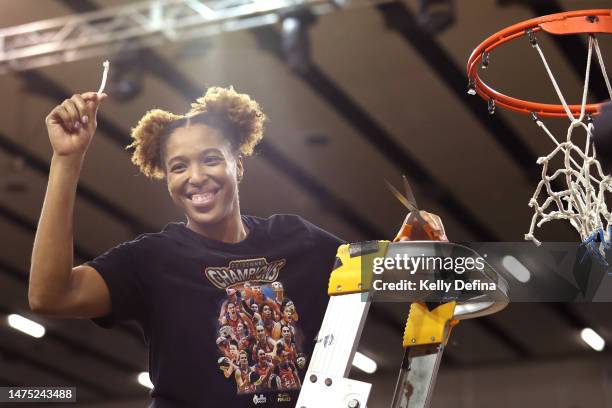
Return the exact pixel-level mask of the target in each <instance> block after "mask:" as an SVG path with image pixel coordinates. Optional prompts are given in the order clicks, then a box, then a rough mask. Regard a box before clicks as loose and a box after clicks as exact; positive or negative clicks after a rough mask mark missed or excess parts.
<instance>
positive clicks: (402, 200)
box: [385, 179, 419, 213]
mask: <svg viewBox="0 0 612 408" xmlns="http://www.w3.org/2000/svg"><path fill="white" fill-rule="evenodd" d="M385 183H387V187H389V190H391V192H392V193H393V195H394V196H395V198H397V199H398V200H399V202H400V203H402V204H403V205H404V207H406V208H407V209H409V210H410V211H416V212H417V213H418V212H419V209H418V208H417V207H416V206H415V205H414V204H412V203H411V202H410V201H408V199H407V198H406V197H404V195H403V194H402V193H400V192H399V191H398V190H397V189H396V188H395V186H394V185H393V184H391V183H389V181H387V180H386V179H385Z"/></svg>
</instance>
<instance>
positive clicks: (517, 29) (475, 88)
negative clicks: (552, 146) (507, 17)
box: [467, 9, 612, 117]
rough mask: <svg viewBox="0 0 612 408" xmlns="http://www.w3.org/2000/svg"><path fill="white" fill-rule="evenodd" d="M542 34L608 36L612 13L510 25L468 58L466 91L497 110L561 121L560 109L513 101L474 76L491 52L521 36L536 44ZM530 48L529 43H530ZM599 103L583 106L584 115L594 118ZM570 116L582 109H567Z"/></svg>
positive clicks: (550, 17)
mask: <svg viewBox="0 0 612 408" xmlns="http://www.w3.org/2000/svg"><path fill="white" fill-rule="evenodd" d="M539 31H544V32H547V33H549V34H552V35H568V34H590V35H595V34H598V33H607V34H612V10H611V9H597V10H579V11H567V12H563V13H556V14H550V15H547V16H542V17H538V18H533V19H530V20H526V21H523V22H521V23H518V24H514V25H512V26H510V27H508V28H505V29H503V30H500V31H498V32H497V33H495V34H493V35H492V36H490V37H489V38H487V39H486V40H484V41H483V42H482V43H481V44H480V45H479V46H478V47H477V48H476V49H475V50H474V51H473V52H472V54H471V55H470V58H469V60H468V63H467V75H468V78H469V85H468V86H469V90H468V92H469V93H471V94H474V93H477V94H478V95H480V96H481V97H482V98H483V99H485V100H486V101H489V105H490V106H491V105H492V104H494V106H500V107H502V108H505V109H509V110H512V111H515V112H520V113H526V114H532V113H534V114H537V115H539V116H549V117H561V116H566V112H565V110H564V108H563V105H555V104H545V103H538V102H532V101H526V100H523V99H517V98H513V97H510V96H507V95H504V94H502V93H500V92H497V91H496V90H494V89H493V88H491V87H490V86H488V85H487V84H485V83H484V82H483V81H482V79H480V77H479V76H478V67H479V66H484V67H486V65H488V60H489V53H490V52H491V50H493V49H494V48H496V47H498V46H500V45H502V44H504V43H506V42H508V41H512V40H514V39H516V38H518V37H521V36H524V35H525V36H528V38H529V40H530V41H536V40H535V36H534V34H535V33H537V32H539ZM532 44H533V42H532ZM600 106H601V103H593V104H587V105H585V112H586V113H588V114H590V115H596V114H597V113H598V112H599V108H600ZM568 107H569V109H570V110H571V112H572V114H574V115H579V114H580V112H581V108H582V105H568Z"/></svg>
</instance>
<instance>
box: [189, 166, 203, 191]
mask: <svg viewBox="0 0 612 408" xmlns="http://www.w3.org/2000/svg"><path fill="white" fill-rule="evenodd" d="M207 179H208V174H207V173H206V168H205V166H199V165H197V164H196V165H193V166H190V167H189V179H188V182H189V184H191V185H194V186H200V185H202V184H203V183H204V182H205V181H206V180H207Z"/></svg>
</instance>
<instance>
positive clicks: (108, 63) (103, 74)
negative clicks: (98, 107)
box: [98, 60, 110, 95]
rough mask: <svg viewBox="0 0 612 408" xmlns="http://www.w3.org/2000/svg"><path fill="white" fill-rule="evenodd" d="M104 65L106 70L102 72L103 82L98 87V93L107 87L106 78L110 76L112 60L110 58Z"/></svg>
mask: <svg viewBox="0 0 612 408" xmlns="http://www.w3.org/2000/svg"><path fill="white" fill-rule="evenodd" d="M102 66H103V67H104V72H102V82H101V83H100V88H98V95H100V94H101V93H102V92H104V88H105V87H106V78H108V69H109V68H110V62H108V60H106V61H104V62H103V63H102Z"/></svg>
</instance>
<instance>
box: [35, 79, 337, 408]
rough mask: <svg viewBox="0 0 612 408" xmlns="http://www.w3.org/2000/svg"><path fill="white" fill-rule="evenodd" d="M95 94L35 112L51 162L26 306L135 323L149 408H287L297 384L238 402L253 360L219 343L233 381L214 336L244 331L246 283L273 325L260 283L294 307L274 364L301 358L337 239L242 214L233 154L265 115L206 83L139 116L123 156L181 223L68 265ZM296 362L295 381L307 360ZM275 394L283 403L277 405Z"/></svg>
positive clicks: (317, 318)
mask: <svg viewBox="0 0 612 408" xmlns="http://www.w3.org/2000/svg"><path fill="white" fill-rule="evenodd" d="M105 98H106V95H105V94H102V95H97V94H95V93H85V94H82V95H74V96H73V97H72V98H70V99H68V100H66V101H64V102H63V103H62V104H60V105H58V106H57V107H55V108H54V109H53V110H52V111H51V113H50V114H49V115H48V116H47V118H46V123H47V129H48V132H49V138H50V141H51V145H52V147H53V158H52V160H51V168H50V172H49V183H48V188H47V193H46V197H45V202H44V205H43V209H42V214H41V218H40V222H39V227H38V230H37V234H36V238H35V241H34V249H33V255H32V265H31V275H30V287H29V299H30V305H31V307H32V309H33V310H34V311H35V312H39V313H43V314H48V315H55V316H62V317H80V318H95V321H96V323H98V324H100V325H102V326H104V327H110V326H112V325H113V324H114V323H115V322H117V321H121V320H136V321H137V322H138V323H139V324H140V325H141V326H142V328H143V330H144V333H145V336H146V339H147V343H148V346H149V351H150V373H151V380H152V382H153V384H154V385H155V388H154V389H153V391H152V392H151V396H152V398H153V406H155V407H176V406H194V407H220V406H223V407H226V408H229V407H246V406H251V405H252V404H253V403H254V401H256V402H257V404H258V405H260V406H277V405H278V406H293V405H294V404H295V401H296V399H297V390H295V388H296V387H293V386H292V387H287V386H284V385H283V386H281V387H279V386H278V382H275V381H268V382H264V383H262V384H258V386H257V393H258V394H259V395H258V396H257V398H254V396H253V395H252V394H251V395H249V392H253V391H254V390H255V387H250V386H248V387H247V386H245V384H246V381H247V379H248V378H247V373H250V372H251V371H252V370H251V368H248V367H247V366H249V367H251V366H254V365H255V364H256V363H257V362H256V361H249V355H251V354H252V350H251V349H252V345H250V343H249V342H238V343H236V342H231V341H230V343H231V344H230V346H228V347H229V348H231V347H232V345H233V347H234V348H237V349H236V350H234V351H233V354H236V355H238V356H240V373H241V375H238V374H236V375H234V376H231V375H227V373H225V372H220V370H219V368H220V366H221V365H223V368H224V369H225V368H226V366H229V365H228V364H226V363H225V362H226V360H227V359H228V357H227V350H225V349H226V348H228V347H225V346H223V345H224V343H225V340H231V339H233V338H238V337H239V336H240V333H238V325H237V324H234V323H236V322H238V320H240V323H243V326H244V324H247V325H248V330H249V333H251V334H253V333H255V330H254V328H253V323H252V322H251V321H250V320H251V319H250V317H249V315H251V314H252V313H250V312H251V310H252V309H251V308H250V305H249V304H248V303H247V299H244V298H243V295H242V294H243V293H244V294H245V295H244V296H247V294H248V293H250V288H256V292H257V293H255V294H254V295H253V298H254V299H256V300H255V301H254V303H256V304H258V306H259V308H263V316H262V319H263V320H264V322H265V321H266V319H268V320H273V321H270V322H268V323H269V324H276V323H278V320H279V319H280V318H282V316H276V317H274V313H271V312H272V311H273V310H272V308H273V307H278V306H277V305H276V304H275V303H274V302H273V301H272V299H274V298H275V291H274V289H273V288H272V284H273V283H279V284H280V287H282V288H283V292H284V294H286V295H287V296H290V297H291V300H292V301H293V302H294V303H295V306H297V307H301V309H300V320H299V322H293V323H292V324H293V326H294V329H295V330H296V331H298V334H299V335H296V336H295V338H299V339H304V340H305V341H304V342H303V343H302V344H295V348H296V350H295V352H294V353H293V354H291V355H289V354H288V357H287V359H286V360H290V359H292V358H293V359H295V356H296V355H297V353H300V356H303V355H306V356H309V355H310V353H311V352H312V347H313V344H314V342H313V341H312V340H313V339H314V338H315V336H316V333H317V330H318V329H319V327H320V324H321V321H322V317H323V314H324V312H325V307H326V303H327V296H326V289H327V280H328V277H329V272H330V270H331V268H332V265H333V262H334V257H335V253H336V249H337V247H338V246H339V245H340V244H341V241H340V240H339V239H338V238H336V237H335V236H333V235H331V234H329V233H327V232H325V231H323V230H321V229H319V228H317V227H316V226H314V225H312V224H310V223H308V222H307V221H305V220H303V219H301V218H300V217H297V216H292V215H275V216H272V217H270V218H267V219H262V218H257V217H252V216H246V215H242V214H241V212H240V203H239V195H238V184H239V183H240V180H241V179H242V176H243V173H244V167H243V158H244V157H246V156H249V155H251V154H252V152H253V149H254V147H255V146H256V145H257V143H258V142H259V141H260V140H261V138H262V136H263V124H264V120H265V116H264V114H263V112H262V111H261V109H260V107H259V105H258V104H257V103H256V102H255V101H253V100H252V99H251V98H250V97H249V96H248V95H245V94H239V93H237V92H236V91H235V90H234V89H233V88H217V87H215V88H210V89H208V90H207V92H206V94H205V95H204V96H203V97H202V98H199V99H198V100H197V101H196V102H195V103H193V104H192V108H191V110H190V111H189V112H188V113H187V114H185V115H178V114H173V113H170V112H165V111H162V110H159V109H155V110H152V111H149V112H148V113H147V114H146V115H145V116H144V117H143V118H142V119H141V120H140V122H139V123H138V125H137V126H136V127H135V128H134V129H133V131H132V137H133V139H134V141H133V143H132V144H131V147H133V148H134V153H133V156H132V162H133V163H134V164H136V165H137V166H138V167H139V168H140V170H141V172H142V173H143V174H145V175H146V176H149V177H152V178H156V179H163V180H165V182H166V184H167V187H168V192H169V195H170V198H171V199H172V201H173V202H174V204H175V205H176V206H177V207H178V208H180V209H181V210H182V211H183V212H184V214H185V218H186V222H185V223H170V224H168V225H167V226H166V228H164V230H163V231H161V232H158V233H149V234H143V235H141V236H139V237H137V238H136V239H135V240H133V241H130V242H126V243H123V244H121V245H119V246H117V247H115V248H112V249H111V250H109V251H108V252H106V253H105V254H103V255H101V256H99V257H97V258H96V259H94V260H92V261H90V262H88V263H86V264H84V265H80V266H77V267H75V268H73V267H72V266H73V265H72V262H73V243H72V229H73V228H72V212H73V207H74V200H75V190H76V185H77V181H78V179H79V174H80V170H81V165H82V163H83V159H84V157H85V153H86V151H87V148H88V146H89V143H90V141H91V138H92V136H93V133H94V131H95V128H96V111H97V109H98V107H99V106H100V104H101V103H102V102H103V101H104V99H105ZM281 282H282V284H281ZM278 287H279V285H276V286H275V288H276V289H277V290H278ZM251 303H253V302H251ZM266 308H267V309H270V310H269V311H268V312H267V313H266ZM293 310H294V309H293ZM238 318H240V319H238ZM244 322H246V323H244ZM298 323H299V324H298ZM243 329H244V327H243ZM219 333H223V334H222V335H221V336H220V335H219ZM236 344H237V345H236ZM222 346H223V347H222ZM224 351H225V352H224ZM220 361H221V362H222V363H223V364H221V363H219V362H220ZM300 363H301V364H300V365H299V367H300V368H299V374H300V375H303V374H304V370H305V368H306V367H305V365H306V364H305V363H304V362H303V361H300ZM283 367H284V368H285V371H286V369H287V367H298V364H297V361H284V366H283ZM277 370H278V369H277ZM296 370H298V369H297V368H296ZM281 371H282V370H281ZM272 374H273V373H270V375H272ZM274 374H276V375H277V376H278V377H279V378H283V375H285V376H286V373H284V372H277V373H274ZM243 377H244V378H243ZM237 381H238V383H237ZM294 383H295V384H299V378H296V379H295V380H294ZM292 384H293V383H292ZM281 385H282V384H281ZM237 390H238V391H239V392H237ZM261 394H263V398H262V395H261ZM288 399H289V400H290V401H291V402H290V403H287V402H279V401H287V400H288ZM264 400H265V403H264Z"/></svg>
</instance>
